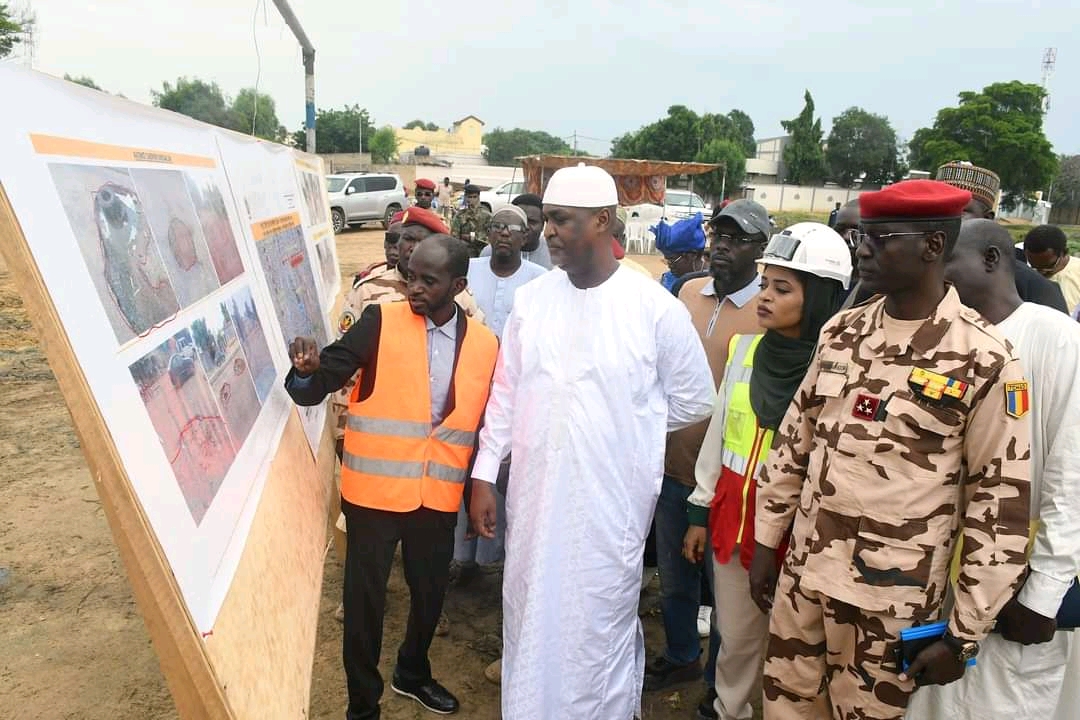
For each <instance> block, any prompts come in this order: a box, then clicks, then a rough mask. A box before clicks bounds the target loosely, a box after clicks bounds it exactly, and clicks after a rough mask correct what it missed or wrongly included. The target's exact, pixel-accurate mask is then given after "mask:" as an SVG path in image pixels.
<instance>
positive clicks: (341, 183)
mask: <svg viewBox="0 0 1080 720" xmlns="http://www.w3.org/2000/svg"><path fill="white" fill-rule="evenodd" d="M347 182H349V179H348V178H336V177H332V178H326V189H327V191H329V192H341V189H342V188H343V187H345V183H347Z"/></svg>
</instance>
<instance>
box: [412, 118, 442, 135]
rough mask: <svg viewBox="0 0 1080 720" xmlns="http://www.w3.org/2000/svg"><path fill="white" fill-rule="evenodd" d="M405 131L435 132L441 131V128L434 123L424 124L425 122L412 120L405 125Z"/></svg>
mask: <svg viewBox="0 0 1080 720" xmlns="http://www.w3.org/2000/svg"><path fill="white" fill-rule="evenodd" d="M404 129H405V130H417V129H419V130H427V131H428V132H435V131H436V130H438V129H439V126H438V125H436V124H435V123H433V122H424V121H423V120H410V121H409V122H407V123H406V124H405V127H404Z"/></svg>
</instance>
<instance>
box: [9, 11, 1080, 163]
mask: <svg viewBox="0 0 1080 720" xmlns="http://www.w3.org/2000/svg"><path fill="white" fill-rule="evenodd" d="M21 1H22V2H26V0H21ZM30 3H31V6H32V7H33V8H34V9H35V10H36V12H37V17H38V46H37V58H36V67H37V68H38V69H39V70H42V71H45V72H49V73H53V74H57V75H63V73H65V72H68V73H71V74H73V75H89V76H90V77H92V78H93V79H94V80H95V81H96V82H97V83H98V84H99V85H101V86H102V87H103V88H105V89H106V90H109V91H112V92H122V93H123V94H124V95H126V96H127V97H129V98H132V99H135V100H141V101H146V102H149V100H150V89H151V88H160V86H161V83H162V81H164V80H170V81H174V80H175V79H176V78H177V77H178V76H180V75H187V76H194V77H199V78H203V79H206V80H213V81H216V82H217V83H218V84H219V85H220V86H221V88H222V89H223V90H224V91H225V92H226V93H227V94H230V95H233V94H235V93H236V92H237V91H238V90H239V89H240V88H242V87H249V86H252V85H254V84H255V81H256V74H257V72H258V70H259V65H258V63H257V61H256V50H255V38H254V37H253V24H254V36H255V37H257V38H258V47H259V51H260V53H261V56H262V68H261V79H260V82H259V88H260V90H262V91H264V92H267V93H269V94H270V95H271V96H272V97H273V98H274V100H275V101H276V103H277V112H278V118H279V119H280V120H281V122H282V123H283V124H284V125H286V126H287V127H288V128H289V129H290V130H293V129H296V128H298V127H299V126H300V125H301V124H302V122H303V113H304V96H303V82H304V80H303V69H302V67H301V64H300V52H299V49H298V47H297V45H296V43H295V41H294V40H293V38H292V36H291V35H290V33H289V30H288V29H287V28H286V27H285V24H284V22H283V21H282V20H281V18H280V16H279V14H278V12H277V10H276V8H275V7H274V5H273V3H272V2H271V0H187V2H180V3H177V2H166V1H165V0H141V1H140V2H135V1H134V0H107V1H102V2H97V3H88V2H85V0H30ZM13 4H18V3H13ZM940 4H941V3H940V2H937V1H929V0H908V1H907V2H905V3H904V5H903V6H902V7H901V6H900V5H899V4H897V5H896V6H895V7H894V8H893V9H882V7H875V8H873V9H871V8H868V7H867V6H868V5H881V6H884V5H885V3H864V2H845V1H841V0H819V1H818V2H806V1H805V0H798V1H797V0H774V1H773V2H757V1H755V0H742V2H731V3H719V2H715V0H714V1H712V2H705V1H704V0H692V1H691V0H667V1H665V2H651V1H646V0H637V1H635V0H626V1H623V2H614V1H608V0H577V1H576V2H566V0H544V1H542V2H524V3H522V2H493V1H490V0H482V1H477V2H438V3H435V2H431V3H429V2H417V1H414V2H397V1H395V0H389V1H387V0H382V1H379V0H374V1H370V2H369V1H356V0H354V1H353V2H348V1H345V2H343V1H341V0H291V5H292V7H293V10H294V11H295V12H296V14H297V16H298V17H299V18H300V21H301V23H302V24H303V26H304V28H305V30H306V31H307V34H308V36H309V37H310V38H311V40H312V42H313V43H314V44H315V47H316V51H317V55H316V103H317V105H318V106H319V107H323V108H328V107H340V106H342V105H345V104H351V103H356V104H359V105H360V106H361V107H366V108H368V110H369V111H370V112H371V115H372V117H373V118H374V119H375V121H376V122H377V123H378V124H385V123H391V124H395V125H401V124H403V123H405V122H407V121H409V120H411V119H413V118H421V119H424V120H426V121H433V122H435V123H437V124H439V125H442V126H445V125H447V124H449V123H450V122H452V121H453V120H456V119H459V118H461V117H463V116H465V115H469V114H473V115H476V116H478V117H480V118H481V119H482V120H484V122H485V123H487V128H488V129H492V128H495V127H504V128H509V127H515V126H518V127H525V128H530V129H539V130H546V131H548V132H550V133H552V134H554V135H559V136H564V137H569V136H570V135H571V134H572V133H574V132H575V131H577V133H578V134H579V136H582V137H583V138H596V139H598V140H599V142H598V141H596V140H585V139H582V140H580V141H579V143H580V145H581V147H582V148H583V149H585V150H588V151H590V152H592V153H598V154H600V153H606V152H607V151H608V149H609V147H610V140H611V139H612V138H614V137H615V136H617V135H619V134H621V133H623V132H626V131H628V130H634V129H637V128H638V127H640V126H641V125H643V124H645V123H648V122H651V121H653V120H655V119H657V118H659V117H661V116H663V115H664V114H665V112H666V109H667V107H668V106H669V105H672V104H684V105H687V106H689V107H691V108H693V109H694V110H696V111H698V112H703V111H709V112H727V111H728V110H730V109H731V108H740V109H742V110H744V111H745V112H747V113H748V114H749V115H750V117H751V118H753V120H754V125H755V128H756V134H757V137H759V138H761V137H770V136H774V135H780V134H782V132H783V131H782V128H781V127H780V120H782V119H785V118H791V117H794V116H795V115H796V114H797V113H798V112H799V110H800V109H801V107H802V95H803V90H804V89H807V88H808V89H809V90H810V91H811V92H812V93H813V96H814V100H815V102H816V103H817V110H818V113H819V114H820V115H821V116H822V118H823V124H824V126H825V129H826V132H828V128H829V127H830V125H831V121H832V118H833V117H834V116H836V115H837V114H839V113H840V112H841V111H843V110H844V109H845V108H847V107H849V106H852V105H858V106H860V107H862V108H864V109H866V110H869V111H871V112H875V113H879V114H884V115H886V116H888V117H889V118H890V119H891V120H892V122H893V125H894V127H896V129H897V132H898V133H899V134H900V136H901V138H903V139H908V138H910V137H911V134H912V133H913V132H914V131H915V130H916V129H918V128H920V127H923V126H926V125H929V124H931V123H932V122H933V119H934V115H935V113H936V112H937V110H938V109H940V108H941V107H943V106H947V105H952V104H955V102H956V95H957V93H958V92H960V91H962V90H978V89H981V88H982V87H983V86H985V85H987V84H989V83H992V82H997V81H1007V80H1014V79H1018V80H1023V81H1026V82H1039V81H1040V77H1041V60H1042V55H1043V51H1044V49H1045V48H1047V47H1057V48H1058V62H1057V68H1056V71H1055V73H1054V75H1053V78H1052V80H1051V85H1050V90H1051V106H1050V112H1049V115H1048V117H1047V119H1046V131H1047V135H1048V137H1049V138H1050V141H1051V142H1052V143H1053V144H1054V148H1055V150H1056V151H1058V152H1066V153H1076V152H1080V129H1078V127H1077V125H1076V123H1074V122H1073V118H1074V117H1078V116H1080V49H1077V47H1076V44H1075V43H1069V42H1067V40H1068V39H1070V38H1071V37H1074V36H1075V35H1074V33H1075V28H1076V27H1077V26H1078V25H1080V6H1078V5H1077V3H1076V2H1075V0H1073V1H1072V2H1070V1H1069V0H1054V1H1051V2H1047V1H1042V2H1040V1H1039V0H1029V1H1028V2H1016V1H1009V2H1005V1H1001V0H983V1H982V2H980V3H978V4H975V3H960V2H955V1H954V2H950V3H948V4H949V5H950V6H952V7H950V9H947V10H940V9H938V7H937V6H938V5H940ZM264 6H265V8H264ZM257 8H258V9H257ZM264 10H265V11H264ZM253 19H254V23H253Z"/></svg>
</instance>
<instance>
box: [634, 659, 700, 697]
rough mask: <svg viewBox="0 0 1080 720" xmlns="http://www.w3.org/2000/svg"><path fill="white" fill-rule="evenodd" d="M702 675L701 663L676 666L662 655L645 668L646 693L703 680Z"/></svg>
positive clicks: (695, 662)
mask: <svg viewBox="0 0 1080 720" xmlns="http://www.w3.org/2000/svg"><path fill="white" fill-rule="evenodd" d="M701 675H702V670H701V663H699V662H698V661H697V660H695V661H694V662H692V663H690V664H688V665H676V664H675V663H673V662H671V661H669V660H668V659H667V658H665V657H664V656H663V655H661V656H660V657H658V658H656V659H655V660H653V661H652V662H651V663H649V664H648V665H647V666H646V667H645V691H646V692H650V691H652V690H659V689H661V688H666V687H668V686H669V685H678V684H679V683H685V682H690V681H692V680H701Z"/></svg>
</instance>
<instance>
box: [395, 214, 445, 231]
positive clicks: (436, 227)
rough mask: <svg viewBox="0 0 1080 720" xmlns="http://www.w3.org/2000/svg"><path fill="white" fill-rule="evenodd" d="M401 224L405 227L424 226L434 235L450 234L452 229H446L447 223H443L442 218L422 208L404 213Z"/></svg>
mask: <svg viewBox="0 0 1080 720" xmlns="http://www.w3.org/2000/svg"><path fill="white" fill-rule="evenodd" d="M401 224H402V225H405V226H409V225H422V226H424V227H426V228H427V229H428V230H430V231H431V232H433V233H442V234H443V235H448V234H449V233H450V228H448V227H446V223H444V222H443V221H442V218H440V217H439V216H438V215H436V214H435V213H433V212H431V211H430V210H425V209H424V208H422V207H411V208H409V209H408V210H406V211H405V212H404V213H402V216H401Z"/></svg>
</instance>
